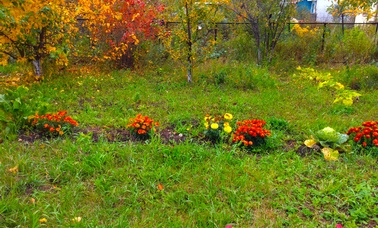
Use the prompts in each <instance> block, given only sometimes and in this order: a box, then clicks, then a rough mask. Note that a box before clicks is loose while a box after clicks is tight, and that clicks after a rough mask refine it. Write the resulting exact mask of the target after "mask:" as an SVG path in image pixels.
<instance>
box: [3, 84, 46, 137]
mask: <svg viewBox="0 0 378 228" xmlns="http://www.w3.org/2000/svg"><path fill="white" fill-rule="evenodd" d="M28 92H29V89H28V88H27V87H25V86H19V87H17V88H15V89H13V88H12V89H7V90H6V92H5V94H0V124H1V125H3V127H4V131H3V134H5V135H7V137H10V135H13V134H16V133H17V132H18V131H19V130H20V129H21V128H23V127H24V126H25V125H26V124H27V121H28V117H29V116H30V115H32V114H33V113H34V112H35V110H38V111H39V112H41V113H44V112H45V111H46V109H47V106H48V103H47V102H43V99H42V98H41V97H35V98H34V100H35V101H36V102H34V103H32V100H31V99H29V100H28V99H27V95H28Z"/></svg>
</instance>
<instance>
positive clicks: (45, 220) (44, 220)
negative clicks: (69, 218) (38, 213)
mask: <svg viewBox="0 0 378 228" xmlns="http://www.w3.org/2000/svg"><path fill="white" fill-rule="evenodd" d="M39 222H40V223H46V222H47V219H46V218H41V219H40V220H39Z"/></svg>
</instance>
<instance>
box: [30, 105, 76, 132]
mask: <svg viewBox="0 0 378 228" xmlns="http://www.w3.org/2000/svg"><path fill="white" fill-rule="evenodd" d="M29 123H30V125H31V127H32V129H34V130H36V131H37V132H40V133H42V134H43V135H45V136H51V137H56V136H60V135H65V134H70V133H72V128H73V127H77V126H79V123H78V122H77V121H76V120H74V119H72V117H71V116H68V115H67V111H58V112H57V113H54V114H50V113H47V114H46V115H38V113H36V114H35V115H34V116H31V117H30V118H29Z"/></svg>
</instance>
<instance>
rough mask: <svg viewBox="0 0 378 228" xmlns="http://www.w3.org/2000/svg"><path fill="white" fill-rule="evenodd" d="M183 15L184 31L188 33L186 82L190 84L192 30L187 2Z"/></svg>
mask: <svg viewBox="0 0 378 228" xmlns="http://www.w3.org/2000/svg"><path fill="white" fill-rule="evenodd" d="M185 13H186V26H187V27H186V29H187V32H188V42H187V44H188V59H187V62H188V66H187V72H188V73H187V74H188V82H189V83H191V82H192V71H193V70H192V69H193V61H192V45H193V43H192V30H191V26H190V15H189V7H188V2H187V1H185Z"/></svg>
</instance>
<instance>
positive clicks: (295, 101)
mask: <svg viewBox="0 0 378 228" xmlns="http://www.w3.org/2000/svg"><path fill="white" fill-rule="evenodd" d="M222 72H225V73H224V74H223V73H222ZM336 76H337V74H336ZM336 76H335V77H336ZM340 80H342V79H341V78H340ZM359 92H360V93H362V96H361V97H360V98H359V101H358V102H356V103H355V104H353V106H350V107H345V106H343V105H340V104H334V103H333V100H334V95H333V94H332V91H331V90H327V89H320V90H319V89H318V88H317V85H316V83H314V82H312V81H309V80H308V81H307V80H301V79H298V78H296V77H293V76H291V75H281V76H278V75H275V74H273V73H271V72H269V71H268V70H266V69H261V68H258V67H255V66H250V65H235V64H234V65H225V66H221V67H216V66H215V65H210V66H203V67H202V68H200V69H197V71H196V77H195V82H194V83H193V84H191V85H189V84H187V83H186V81H185V76H184V75H183V73H182V72H181V71H179V70H177V71H175V70H172V69H169V68H168V69H157V70H148V71H143V72H140V71H135V72H131V71H115V72H110V73H98V74H94V73H93V74H91V73H80V74H79V73H64V74H59V75H53V76H51V77H49V78H46V79H45V80H44V81H43V82H40V83H38V84H33V85H32V86H30V91H29V95H28V97H29V98H30V99H32V98H33V97H37V96H39V97H44V98H46V99H49V103H50V106H49V110H51V112H55V111H58V110H67V111H68V113H69V115H71V116H72V117H73V118H75V119H76V120H77V121H78V122H79V123H80V125H79V127H78V129H77V130H76V131H75V133H74V134H73V136H67V137H61V138H58V139H41V140H36V141H27V140H18V139H15V140H4V142H2V143H1V144H0V227H40V226H41V227H42V226H47V227H225V225H226V224H230V223H231V224H234V225H233V226H234V227H335V225H336V224H337V223H340V224H343V226H344V227H375V226H377V224H378V216H377V215H378V197H377V194H378V188H377V186H378V174H377V159H376V157H374V156H371V155H369V154H361V153H356V152H355V151H354V152H352V153H347V154H345V153H344V154H341V155H340V157H339V161H325V160H324V158H323V156H322V154H320V153H312V154H310V155H309V156H306V157H301V156H299V155H298V153H297V152H296V150H297V148H298V147H299V146H300V145H301V144H302V142H303V140H305V139H307V138H308V137H309V136H310V135H311V132H314V131H317V130H319V129H322V128H324V127H327V126H329V127H332V128H335V129H336V130H337V131H340V132H346V131H347V130H348V129H349V128H350V127H353V126H359V125H360V124H361V123H362V122H363V121H368V120H376V114H377V113H378V106H377V105H376V97H377V96H378V92H377V91H376V90H369V89H363V90H362V91H359ZM226 112H227V113H232V114H233V116H234V118H235V120H243V119H252V118H258V119H264V120H267V121H268V120H272V119H279V120H284V121H287V123H288V126H287V127H286V128H285V129H281V130H276V131H275V130H274V129H272V136H271V139H270V140H269V145H268V146H266V147H264V148H263V149H262V150H259V151H246V150H243V149H241V148H239V147H237V146H236V145H231V144H229V143H219V144H215V145H213V144H211V143H208V142H206V141H204V140H202V137H203V131H204V126H203V119H204V116H205V115H206V114H224V113H226ZM138 113H142V114H143V115H148V116H150V117H151V118H153V119H154V120H156V121H158V122H159V123H160V125H161V126H160V129H165V128H170V129H173V131H174V132H175V133H177V134H182V135H183V136H185V139H186V140H185V141H184V142H181V143H175V142H170V143H167V142H165V141H163V139H162V138H160V137H159V135H158V134H156V135H155V136H153V137H152V138H151V139H150V140H147V141H145V142H136V141H132V140H117V138H115V139H114V140H109V138H114V137H113V136H112V137H110V136H109V135H108V134H109V129H121V130H124V129H125V128H126V125H127V123H128V121H129V118H132V117H134V116H135V115H136V114H138ZM94 128H96V129H101V130H102V131H99V132H100V133H98V132H97V134H98V135H97V136H98V138H97V140H95V141H93V140H92V138H91V134H90V130H91V129H94ZM80 132H85V134H84V133H80ZM88 132H89V133H88ZM288 142H291V146H289V145H288ZM16 167H17V168H16ZM79 218H80V219H81V220H80V219H79ZM41 219H46V220H41ZM78 220H80V221H78Z"/></svg>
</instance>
